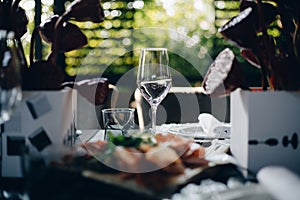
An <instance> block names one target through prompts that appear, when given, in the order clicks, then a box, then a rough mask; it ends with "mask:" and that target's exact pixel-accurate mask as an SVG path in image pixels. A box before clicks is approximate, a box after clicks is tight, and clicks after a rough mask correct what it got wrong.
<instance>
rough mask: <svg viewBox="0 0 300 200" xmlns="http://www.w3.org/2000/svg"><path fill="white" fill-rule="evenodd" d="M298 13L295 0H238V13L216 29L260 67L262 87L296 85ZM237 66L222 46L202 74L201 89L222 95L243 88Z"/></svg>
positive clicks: (299, 65)
mask: <svg viewBox="0 0 300 200" xmlns="http://www.w3.org/2000/svg"><path fill="white" fill-rule="evenodd" d="M299 13H300V2H299V1H297V0H287V1H283V0H266V1H262V0H241V1H240V13H239V14H238V15H237V16H235V17H233V18H232V19H231V20H230V21H229V22H227V23H226V24H225V25H223V26H222V27H220V29H219V32H220V33H221V34H222V35H223V36H224V38H225V39H227V40H229V41H231V42H233V43H234V44H235V45H236V46H237V47H239V49H240V53H241V55H242V56H243V57H244V58H245V59H246V60H247V61H248V62H249V63H251V64H252V65H253V66H255V67H257V68H259V69H260V71H261V78H262V87H263V89H264V90H267V88H271V89H274V90H287V91H299V89H300V79H299V77H298V76H299V74H300V55H299V54H300V33H299V22H300V14H299ZM239 68H240V67H239V63H238V62H236V58H235V55H234V54H233V52H232V51H231V50H229V49H225V50H223V51H222V52H221V53H220V54H219V55H218V56H217V58H216V60H215V61H214V62H213V64H212V65H211V66H210V68H209V70H208V72H207V74H206V77H205V78H204V82H203V86H204V89H205V90H206V91H207V93H208V94H212V95H214V94H215V95H224V94H225V95H226V94H229V93H230V92H231V91H233V90H235V89H236V88H238V87H241V88H244V89H247V87H246V86H245V84H244V79H243V74H242V72H241V70H239ZM223 83H224V85H223ZM221 85H223V86H224V89H223V90H222V91H221V90H220V87H221Z"/></svg>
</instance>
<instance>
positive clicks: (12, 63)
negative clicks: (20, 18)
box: [0, 30, 22, 124]
mask: <svg viewBox="0 0 300 200" xmlns="http://www.w3.org/2000/svg"><path fill="white" fill-rule="evenodd" d="M21 96H22V95H21V79H20V60H19V57H18V53H17V48H16V45H15V38H14V32H12V31H7V30H0V124H3V123H5V122H6V121H8V120H9V118H10V116H11V114H12V110H13V108H14V107H15V105H16V103H18V102H19V101H20V100H21Z"/></svg>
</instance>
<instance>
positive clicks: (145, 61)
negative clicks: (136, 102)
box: [137, 48, 172, 134]
mask: <svg viewBox="0 0 300 200" xmlns="http://www.w3.org/2000/svg"><path fill="white" fill-rule="evenodd" d="M137 86H138V88H139V90H140V92H141V94H142V96H143V97H144V98H145V99H146V100H147V102H148V103H149V104H150V106H151V112H152V118H151V125H152V130H151V133H152V134H155V133H156V110H157V107H158V105H159V104H160V103H161V101H162V100H163V99H164V98H165V97H166V96H167V94H168V92H169V90H170V88H171V86H172V78H171V73H170V70H169V57H168V52H167V49H166V48H144V49H142V50H141V54H140V61H139V68H138V75H137Z"/></svg>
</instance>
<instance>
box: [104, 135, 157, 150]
mask: <svg viewBox="0 0 300 200" xmlns="http://www.w3.org/2000/svg"><path fill="white" fill-rule="evenodd" d="M108 141H109V142H111V143H113V144H114V145H116V146H124V147H135V148H138V147H139V146H140V144H141V143H146V144H150V145H151V146H154V145H156V143H157V142H156V140H155V138H154V137H152V136H151V135H150V134H149V135H145V134H143V136H142V135H136V134H134V135H130V136H124V135H117V136H115V135H113V134H112V133H111V132H108Z"/></svg>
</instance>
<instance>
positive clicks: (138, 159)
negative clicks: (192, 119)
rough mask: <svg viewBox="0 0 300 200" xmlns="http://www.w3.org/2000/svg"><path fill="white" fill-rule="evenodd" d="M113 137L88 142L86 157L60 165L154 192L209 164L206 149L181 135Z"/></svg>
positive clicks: (77, 157) (62, 162) (74, 158)
mask: <svg viewBox="0 0 300 200" xmlns="http://www.w3.org/2000/svg"><path fill="white" fill-rule="evenodd" d="M109 138H110V139H109V141H97V142H87V143H84V144H82V145H81V146H82V147H83V148H84V149H85V152H86V153H85V154H83V155H81V156H74V157H73V158H72V159H70V156H68V159H65V160H63V161H60V162H57V163H56V164H57V165H60V166H66V165H68V166H69V167H70V166H73V167H74V166H75V167H79V168H82V170H91V171H94V172H97V173H100V174H112V175H114V176H118V177H119V179H120V180H134V181H135V182H136V183H137V184H139V185H140V186H145V187H146V186H147V187H148V186H151V189H153V190H162V189H163V188H164V187H165V186H166V185H168V184H167V183H170V180H171V179H172V178H174V177H177V176H181V175H182V176H184V175H185V173H186V172H187V170H192V169H195V168H197V167H198V168H199V167H202V166H207V164H208V161H206V160H205V158H204V157H205V149H204V147H202V146H201V145H199V144H196V143H194V142H193V141H192V140H190V139H187V138H183V137H181V136H178V135H174V134H156V135H155V136H154V137H153V138H151V139H149V138H146V139H145V138H140V137H138V138H137V137H132V136H129V137H128V136H127V137H125V136H116V137H112V136H111V137H109ZM66 161H67V162H66ZM157 180H159V181H157Z"/></svg>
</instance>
